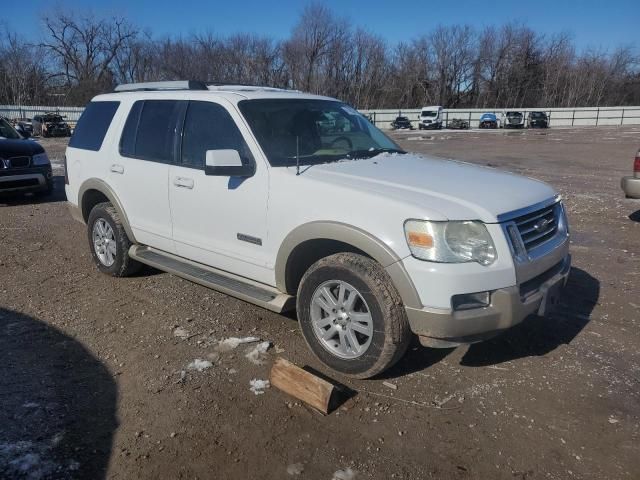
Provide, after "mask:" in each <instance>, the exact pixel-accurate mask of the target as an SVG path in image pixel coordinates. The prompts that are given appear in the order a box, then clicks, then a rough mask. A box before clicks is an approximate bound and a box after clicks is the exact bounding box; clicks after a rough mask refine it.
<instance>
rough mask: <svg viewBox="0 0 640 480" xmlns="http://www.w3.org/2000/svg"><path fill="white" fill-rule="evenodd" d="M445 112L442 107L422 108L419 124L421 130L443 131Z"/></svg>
mask: <svg viewBox="0 0 640 480" xmlns="http://www.w3.org/2000/svg"><path fill="white" fill-rule="evenodd" d="M443 112H444V110H443V108H442V107H441V106H439V105H435V106H433V107H422V110H421V111H420V121H419V122H418V129H419V130H423V129H424V130H429V129H438V130H440V129H442V122H443V121H444V113H443Z"/></svg>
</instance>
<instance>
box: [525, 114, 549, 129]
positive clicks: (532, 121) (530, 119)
mask: <svg viewBox="0 0 640 480" xmlns="http://www.w3.org/2000/svg"><path fill="white" fill-rule="evenodd" d="M527 126H528V127H529V128H548V127H549V118H548V117H547V114H546V113H544V112H529V115H527Z"/></svg>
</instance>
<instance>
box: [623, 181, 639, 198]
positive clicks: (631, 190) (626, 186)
mask: <svg viewBox="0 0 640 480" xmlns="http://www.w3.org/2000/svg"><path fill="white" fill-rule="evenodd" d="M620 186H621V187H622V190H623V191H624V195H625V196H626V197H628V198H640V177H622V181H621V182H620Z"/></svg>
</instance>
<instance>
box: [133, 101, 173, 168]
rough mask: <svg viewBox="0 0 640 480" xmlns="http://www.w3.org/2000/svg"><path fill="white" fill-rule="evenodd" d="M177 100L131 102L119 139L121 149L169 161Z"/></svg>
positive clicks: (145, 157) (137, 156) (148, 157)
mask: <svg viewBox="0 0 640 480" xmlns="http://www.w3.org/2000/svg"><path fill="white" fill-rule="evenodd" d="M179 113H180V102H178V101H175V100H144V101H138V102H136V103H134V105H133V107H132V108H131V111H130V112H129V117H128V118H127V122H126V123H125V126H124V130H123V132H122V137H121V139H120V153H121V154H122V155H125V156H129V157H136V158H142V159H145V160H154V161H157V162H166V163H171V162H172V161H173V148H174V137H175V129H176V121H177V119H178V114H179Z"/></svg>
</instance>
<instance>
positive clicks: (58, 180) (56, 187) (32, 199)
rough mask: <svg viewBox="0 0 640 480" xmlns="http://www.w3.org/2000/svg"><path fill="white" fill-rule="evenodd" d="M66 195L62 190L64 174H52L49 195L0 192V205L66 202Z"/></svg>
mask: <svg viewBox="0 0 640 480" xmlns="http://www.w3.org/2000/svg"><path fill="white" fill-rule="evenodd" d="M66 200H67V195H66V193H65V191H64V176H63V175H54V177H53V193H52V194H51V195H46V196H41V195H37V194H32V193H26V194H25V193H19V194H18V193H2V194H0V206H1V205H4V206H7V207H11V206H17V205H33V204H38V203H55V202H66Z"/></svg>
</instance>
